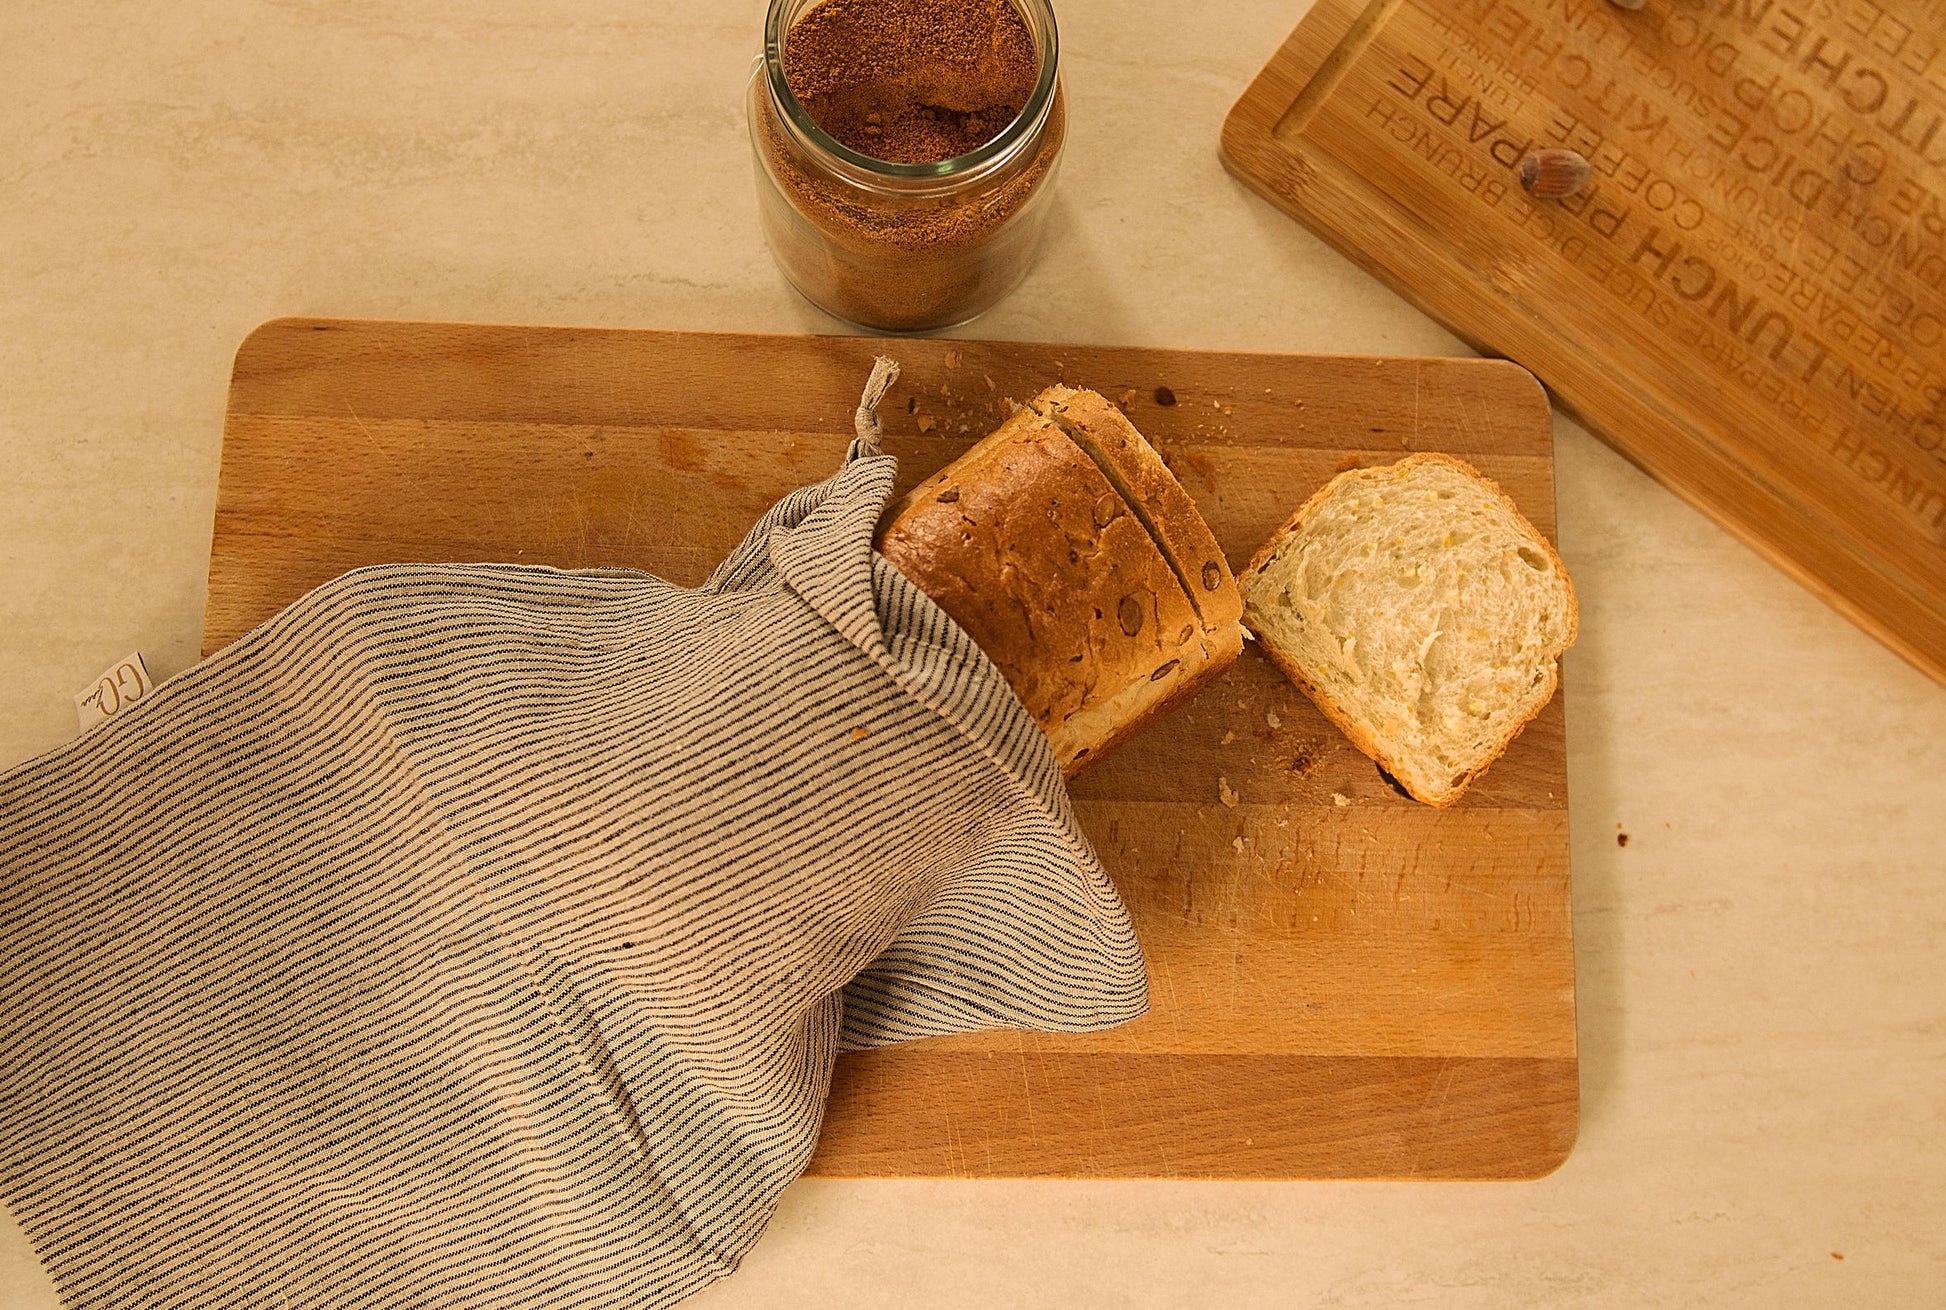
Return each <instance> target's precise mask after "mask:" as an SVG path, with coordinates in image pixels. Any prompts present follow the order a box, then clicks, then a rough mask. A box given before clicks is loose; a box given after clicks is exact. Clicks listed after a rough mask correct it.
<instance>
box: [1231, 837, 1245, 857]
mask: <svg viewBox="0 0 1946 1310" xmlns="http://www.w3.org/2000/svg"><path fill="white" fill-rule="evenodd" d="M1230 845H1232V846H1234V847H1236V852H1237V854H1238V855H1241V854H1243V838H1242V837H1241V836H1239V837H1238V838H1237V839H1236V840H1235V841H1233V842H1231V843H1230Z"/></svg>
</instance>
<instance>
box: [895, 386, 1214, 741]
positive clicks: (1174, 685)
mask: <svg viewBox="0 0 1946 1310" xmlns="http://www.w3.org/2000/svg"><path fill="white" fill-rule="evenodd" d="M878 548H879V550H880V551H881V552H882V553H883V554H884V555H885V557H886V558H887V559H888V560H890V561H891V562H892V563H893V564H894V565H896V566H897V567H898V568H899V570H900V571H901V572H903V573H904V574H905V575H906V576H907V577H909V578H911V579H912V580H913V581H914V582H915V583H917V584H918V585H919V587H920V589H921V590H923V591H924V592H925V593H926V594H927V595H929V596H931V597H932V598H933V600H935V601H936V602H938V604H939V606H940V608H942V609H944V610H945V611H946V613H948V614H949V615H951V616H952V617H953V619H954V621H955V622H957V623H958V624H959V625H960V626H961V627H962V628H964V629H966V631H967V633H968V634H969V635H970V636H971V637H972V638H973V639H974V640H975V641H976V642H978V643H979V645H980V648H981V649H982V650H984V651H985V652H986V653H987V655H988V657H989V658H991V659H992V660H993V662H994V663H995V664H996V665H997V666H999V669H1000V672H1001V673H1002V674H1003V675H1005V677H1006V678H1007V681H1008V682H1009V683H1010V684H1011V685H1012V686H1013V689H1014V691H1015V693H1016V694H1017V695H1019V697H1020V699H1021V702H1022V703H1023V704H1024V705H1025V706H1026V707H1027V710H1028V712H1029V713H1030V714H1032V715H1033V716H1034V718H1035V720H1036V721H1038V722H1039V723H1040V725H1041V727H1042V728H1043V729H1044V730H1045V731H1046V732H1047V735H1048V739H1049V741H1050V743H1051V744H1052V745H1053V748H1054V754H1055V757H1056V758H1057V759H1058V760H1059V761H1060V763H1061V767H1062V769H1063V771H1064V772H1066V773H1068V774H1070V775H1072V774H1074V773H1075V772H1077V771H1079V770H1080V769H1081V768H1083V767H1084V766H1086V765H1088V764H1090V763H1093V762H1094V761H1095V760H1097V759H1099V758H1101V756H1102V755H1103V754H1105V753H1106V752H1107V751H1108V750H1109V749H1110V748H1112V747H1113V746H1115V745H1116V744H1117V743H1119V742H1121V741H1123V740H1125V739H1126V738H1128V737H1129V736H1130V735H1132V734H1133V733H1134V732H1136V731H1137V730H1138V729H1139V728H1140V727H1141V726H1142V725H1143V724H1145V723H1147V722H1148V721H1149V720H1150V719H1152V718H1154V717H1155V716H1157V715H1159V714H1160V713H1162V712H1163V710H1164V709H1166V708H1167V707H1168V706H1169V705H1170V704H1172V703H1174V702H1175V701H1177V700H1179V699H1181V698H1182V697H1184V696H1186V695H1188V694H1189V693H1190V692H1191V691H1193V690H1194V689H1195V688H1196V687H1198V686H1200V685H1201V684H1202V683H1203V682H1205V681H1207V680H1208V679H1209V678H1211V677H1214V676H1215V675H1216V674H1218V673H1220V672H1222V671H1223V670H1224V669H1225V668H1227V667H1228V666H1229V665H1230V663H1231V662H1232V661H1233V660H1235V659H1236V657H1237V655H1238V654H1239V653H1240V652H1241V650H1242V648H1243V630H1242V627H1241V625H1240V623H1239V619H1240V618H1241V616H1242V613H1243V601H1242V598H1241V597H1240V596H1239V595H1238V593H1237V586H1236V579H1235V577H1234V576H1233V575H1232V574H1231V572H1230V566H1229V564H1228V562H1227V561H1225V559H1224V558H1223V553H1222V551H1220V550H1219V549H1217V545H1216V538H1215V537H1214V535H1213V534H1212V533H1211V532H1210V530H1209V526H1208V524H1206V523H1204V522H1203V519H1202V516H1201V515H1200V514H1198V513H1197V512H1196V507H1195V504H1194V502H1192V501H1191V500H1190V498H1189V495H1188V493H1187V492H1185V491H1184V490H1183V489H1182V487H1181V485H1180V484H1178V483H1177V482H1176V480H1175V478H1174V476H1173V475H1171V474H1170V472H1169V470H1168V468H1167V466H1165V465H1164V464H1163V462H1162V458H1161V456H1159V455H1158V454H1156V452H1155V450H1154V448H1153V447H1151V446H1150V445H1149V444H1148V442H1147V441H1145V440H1144V439H1143V438H1142V435H1141V434H1140V433H1139V432H1137V431H1136V430H1135V428H1134V426H1133V425H1132V424H1130V423H1129V422H1128V420H1127V419H1125V418H1123V417H1122V415H1121V413H1120V411H1118V410H1116V409H1115V407H1114V406H1113V405H1111V404H1109V403H1108V402H1107V401H1106V400H1103V399H1102V398H1101V397H1100V396H1097V395H1094V393H1092V392H1086V391H1075V390H1070V389H1069V388H1066V387H1054V388H1051V389H1049V390H1048V391H1045V392H1043V393H1042V394H1041V395H1039V396H1037V397H1035V399H1034V400H1033V401H1032V402H1030V403H1029V404H1028V405H1027V406H1026V407H1025V408H1023V409H1022V410H1021V411H1020V412H1019V413H1017V414H1016V415H1014V417H1013V418H1011V419H1009V420H1008V421H1007V422H1006V423H1005V424H1003V425H1002V426H1001V427H1000V429H999V430H998V431H996V432H994V433H993V434H992V435H991V436H989V437H987V438H986V439H985V440H984V441H982V442H980V443H979V444H978V445H977V446H975V447H973V449H972V450H970V451H968V452H967V453H966V454H965V455H964V456H962V457H961V458H960V459H958V460H956V461H955V462H954V463H953V464H951V465H950V466H949V467H947V468H946V469H944V470H943V471H941V472H940V473H939V474H937V475H936V476H934V477H931V478H928V479H927V480H926V481H924V482H922V483H920V484H919V486H917V487H916V488H914V489H913V491H912V492H911V494H909V495H908V496H906V497H905V499H904V500H902V501H900V502H899V503H898V504H896V505H894V506H893V507H892V508H891V509H890V510H889V511H888V512H887V516H886V519H885V521H884V523H883V524H882V526H881V528H880V532H879V536H878Z"/></svg>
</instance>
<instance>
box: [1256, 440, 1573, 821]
mask: <svg viewBox="0 0 1946 1310" xmlns="http://www.w3.org/2000/svg"><path fill="white" fill-rule="evenodd" d="M1428 464H1437V465H1444V466H1446V467H1448V468H1451V469H1453V470H1455V471H1457V472H1458V473H1461V474H1463V475H1465V476H1466V477H1467V478H1469V479H1471V480H1472V481H1473V482H1475V483H1476V484H1478V486H1479V487H1480V488H1481V489H1482V490H1483V491H1485V492H1487V493H1489V495H1490V497H1491V498H1492V499H1493V500H1494V501H1495V502H1497V503H1498V505H1499V506H1500V507H1501V508H1502V509H1503V510H1504V511H1505V513H1506V514H1507V515H1508V516H1509V517H1510V519H1511V520H1512V521H1513V522H1514V523H1515V524H1516V525H1518V527H1519V528H1520V529H1521V530H1522V534H1523V535H1524V536H1525V537H1526V538H1527V539H1528V542H1527V544H1528V545H1529V546H1530V547H1531V548H1532V549H1534V550H1536V551H1538V552H1540V553H1542V554H1543V555H1544V556H1545V558H1546V560H1547V561H1548V563H1549V565H1550V566H1551V568H1552V569H1553V570H1554V572H1555V573H1556V574H1558V576H1559V578H1560V580H1561V582H1562V583H1563V584H1564V586H1565V589H1566V606H1567V626H1566V634H1565V639H1564V640H1562V641H1560V642H1559V644H1558V645H1556V646H1554V647H1552V648H1550V649H1549V650H1548V651H1546V652H1545V653H1546V656H1547V659H1546V665H1545V669H1544V675H1545V683H1544V687H1545V694H1544V695H1540V694H1536V695H1535V697H1534V699H1533V700H1532V702H1531V703H1532V709H1531V710H1529V711H1528V712H1527V713H1525V714H1524V715H1523V716H1522V717H1521V718H1520V719H1519V720H1518V721H1516V722H1514V723H1513V724H1512V725H1511V726H1510V727H1509V728H1508V729H1506V730H1505V731H1504V733H1503V735H1502V736H1501V737H1500V738H1499V740H1498V743H1497V746H1496V747H1495V748H1494V749H1492V750H1491V751H1490V753H1488V754H1487V755H1486V757H1485V758H1483V759H1480V760H1479V761H1477V762H1476V763H1475V764H1473V765H1472V766H1471V767H1469V768H1467V769H1466V770H1464V771H1463V772H1462V773H1460V774H1458V775H1456V776H1450V777H1446V776H1442V777H1434V776H1431V775H1429V774H1427V773H1426V772H1424V771H1423V770H1422V769H1420V768H1419V767H1418V766H1417V765H1416V763H1415V762H1414V761H1413V760H1411V759H1408V758H1406V757H1404V756H1403V755H1402V754H1400V753H1399V752H1397V751H1395V750H1394V749H1393V748H1392V747H1391V745H1390V744H1389V743H1387V742H1386V741H1385V740H1384V739H1383V737H1382V736H1381V735H1380V734H1379V732H1378V731H1377V730H1376V729H1375V728H1374V726H1373V725H1372V724H1371V723H1370V722H1368V721H1366V720H1365V719H1364V718H1362V717H1361V716H1360V715H1359V714H1357V713H1356V712H1355V711H1354V710H1353V709H1352V708H1351V707H1349V706H1347V705H1345V704H1344V703H1343V702H1342V701H1341V700H1340V699H1339V698H1338V697H1337V696H1336V695H1334V694H1333V693H1331V692H1330V691H1329V690H1328V689H1326V688H1324V687H1322V686H1320V685H1319V684H1318V682H1317V681H1316V679H1314V678H1313V677H1312V676H1310V674H1308V673H1307V672H1306V670H1305V668H1304V666H1303V664H1302V663H1301V662H1300V661H1299V659H1298V658H1297V657H1296V656H1295V655H1294V654H1293V653H1292V652H1290V651H1288V650H1286V649H1285V648H1283V647H1282V646H1280V645H1279V644H1278V643H1277V642H1276V641H1274V640H1267V639H1266V638H1265V634H1264V632H1263V631H1262V627H1263V626H1265V625H1263V624H1262V623H1261V621H1260V622H1252V614H1253V612H1260V611H1261V607H1262V606H1264V605H1266V604H1268V603H1270V602H1269V598H1268V597H1265V596H1262V595H1259V594H1257V593H1258V591H1259V590H1260V588H1259V585H1258V584H1259V580H1260V579H1261V578H1262V577H1263V574H1264V570H1265V567H1266V566H1267V565H1268V564H1270V563H1271V562H1272V561H1273V560H1276V559H1277V558H1278V557H1279V556H1280V555H1281V554H1282V553H1283V552H1284V551H1285V550H1286V549H1287V548H1288V547H1290V546H1291V545H1292V544H1293V543H1294V542H1295V541H1297V539H1298V538H1300V537H1301V536H1302V535H1303V533H1304V529H1305V525H1306V524H1307V522H1309V521H1310V519H1311V518H1312V516H1313V515H1315V514H1316V513H1317V511H1318V510H1319V508H1320V507H1321V506H1323V505H1324V504H1325V503H1326V502H1327V501H1329V500H1332V499H1334V498H1336V497H1337V496H1340V495H1343V494H1345V492H1346V490H1347V488H1348V487H1349V486H1352V485H1355V484H1358V483H1377V482H1380V481H1395V482H1403V481H1405V480H1406V479H1407V478H1408V477H1409V476H1410V474H1411V473H1412V471H1413V470H1414V469H1415V468H1418V467H1420V466H1422V465H1428ZM1239 587H1240V589H1241V592H1242V594H1243V598H1244V623H1245V626H1246V627H1248V628H1250V629H1251V632H1252V635H1253V636H1255V637H1256V638H1257V645H1258V648H1259V649H1260V650H1262V651H1263V653H1264V655H1265V656H1266V657H1268V658H1269V660H1270V662H1271V663H1272V664H1273V665H1275V666H1276V668H1277V669H1278V670H1279V671H1280V672H1282V673H1283V674H1284V676H1285V677H1287V678H1289V679H1290V680H1291V681H1292V682H1293V683H1294V684H1296V686H1297V687H1298V689H1299V690H1301V691H1302V692H1304V694H1305V695H1306V696H1308V697H1309V698H1310V699H1311V701H1312V703H1314V704H1315V705H1316V706H1317V707H1318V709H1319V710H1320V711H1321V712H1322V713H1323V714H1324V716H1325V717H1326V718H1327V719H1329V720H1330V721H1331V722H1332V723H1333V724H1334V725H1336V727H1337V728H1338V729H1339V731H1341V732H1343V733H1344V734H1345V736H1346V738H1347V739H1349V740H1350V741H1351V743H1352V745H1354V746H1356V747H1357V748H1358V749H1359V750H1360V751H1362V752H1364V753H1365V754H1366V755H1367V756H1369V757H1370V758H1371V759H1372V760H1373V761H1375V762H1376V763H1377V764H1378V765H1379V766H1380V767H1381V768H1383V769H1384V770H1385V771H1386V772H1387V773H1389V774H1391V775H1392V776H1393V777H1394V778H1396V779H1397V780H1398V781H1399V783H1400V785H1401V786H1403V787H1404V788H1405V789H1406V791H1407V792H1409V793H1410V794H1411V795H1412V796H1413V798H1414V799H1416V800H1419V801H1422V802H1424V803H1425V804H1427V805H1431V806H1434V807H1437V808H1440V809H1444V808H1446V807H1448V806H1451V805H1452V804H1454V803H1455V802H1456V801H1458V800H1459V798H1460V797H1461V796H1462V795H1463V794H1465V792H1466V789H1467V788H1468V787H1469V786H1471V785H1472V783H1473V782H1474V781H1475V780H1476V779H1478V778H1479V777H1480V775H1481V774H1483V773H1485V772H1486V771H1487V769H1488V768H1489V767H1490V766H1491V765H1492V764H1493V762H1494V761H1495V760H1498V759H1499V758H1500V757H1501V756H1502V755H1504V754H1505V753H1506V751H1507V748H1508V747H1509V746H1511V745H1512V744H1513V743H1514V741H1515V740H1516V739H1517V738H1518V737H1519V736H1520V734H1521V733H1522V732H1523V731H1525V730H1526V727H1527V725H1528V724H1529V723H1531V722H1533V720H1534V718H1535V717H1536V716H1537V715H1538V714H1539V713H1540V711H1541V710H1542V709H1544V708H1546V706H1547V705H1548V703H1549V702H1550V701H1552V700H1553V698H1554V696H1555V694H1556V693H1557V692H1558V691H1559V689H1560V664H1559V659H1560V656H1561V654H1562V652H1564V651H1565V650H1566V649H1567V648H1568V647H1569V646H1570V645H1572V644H1573V642H1574V640H1575V637H1576V636H1577V635H1578V634H1579V631H1580V624H1581V618H1580V604H1579V602H1578V600H1577V599H1576V597H1575V594H1574V587H1573V583H1572V582H1571V581H1570V579H1569V577H1568V572H1567V566H1566V565H1565V564H1564V563H1563V562H1562V560H1561V557H1560V554H1559V553H1558V552H1557V551H1556V550H1555V548H1554V546H1553V544H1552V543H1551V542H1549V541H1548V540H1547V538H1546V537H1545V536H1544V535H1543V534H1542V533H1541V532H1540V530H1539V529H1538V528H1536V527H1535V526H1534V525H1533V523H1532V522H1531V521H1529V520H1528V518H1527V516H1526V515H1524V514H1522V513H1521V512H1520V508H1519V506H1517V505H1515V504H1514V502H1513V500H1512V498H1510V497H1509V496H1508V495H1507V494H1506V492H1504V491H1503V490H1501V488H1500V485H1499V484H1498V483H1496V482H1494V481H1493V480H1492V479H1491V478H1488V477H1485V476H1483V475H1482V474H1481V473H1480V472H1479V470H1477V469H1475V468H1474V467H1473V466H1472V465H1470V464H1468V463H1466V461H1464V460H1460V459H1455V458H1454V457H1452V456H1450V455H1443V454H1436V453H1425V454H1417V455H1410V456H1407V457H1406V458H1405V459H1402V460H1400V461H1398V462H1397V463H1396V464H1392V465H1388V466H1385V467H1381V468H1372V469H1353V470H1350V471H1348V472H1345V473H1341V474H1339V475H1338V476H1337V477H1334V478H1332V479H1331V480H1330V481H1329V482H1327V483H1326V484H1325V485H1324V486H1322V487H1320V488H1319V489H1318V490H1317V491H1316V492H1315V493H1313V494H1312V495H1311V496H1310V497H1309V498H1308V499H1307V500H1306V501H1305V502H1304V503H1303V504H1302V505H1300V506H1299V507H1298V508H1297V510H1296V512H1295V513H1293V514H1292V515H1291V517H1290V518H1289V519H1288V520H1286V521H1285V523H1284V525H1283V526H1282V527H1281V528H1279V529H1278V530H1277V532H1276V533H1275V534H1274V535H1272V537H1271V538H1270V540H1268V541H1266V542H1265V543H1264V544H1263V546H1262V547H1260V548H1259V549H1258V550H1257V552H1256V554H1254V555H1253V556H1251V559H1250V562H1249V564H1248V565H1246V566H1245V567H1244V569H1243V571H1242V573H1241V574H1239Z"/></svg>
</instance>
